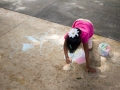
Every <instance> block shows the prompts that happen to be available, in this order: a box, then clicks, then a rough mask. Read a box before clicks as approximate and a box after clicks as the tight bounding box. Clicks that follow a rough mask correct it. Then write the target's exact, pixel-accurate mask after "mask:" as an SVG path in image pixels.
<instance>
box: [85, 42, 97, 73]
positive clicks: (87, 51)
mask: <svg viewBox="0 0 120 90" xmlns="http://www.w3.org/2000/svg"><path fill="white" fill-rule="evenodd" d="M83 47H84V51H85V58H86V69H87V72H96V70H95V69H94V68H92V67H90V58H89V49H88V43H85V44H83Z"/></svg>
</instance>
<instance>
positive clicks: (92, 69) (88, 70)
mask: <svg viewBox="0 0 120 90" xmlns="http://www.w3.org/2000/svg"><path fill="white" fill-rule="evenodd" d="M86 72H87V73H88V72H91V73H95V72H96V69H95V68H92V67H86Z"/></svg>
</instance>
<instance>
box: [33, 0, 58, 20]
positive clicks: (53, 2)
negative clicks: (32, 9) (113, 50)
mask: <svg viewBox="0 0 120 90" xmlns="http://www.w3.org/2000/svg"><path fill="white" fill-rule="evenodd" d="M57 1H58V0H56V1H54V2H53V3H51V4H50V5H48V6H47V7H49V6H51V5H53V4H54V3H55V2H57ZM47 7H45V8H43V9H42V10H40V11H38V12H36V13H34V14H33V15H31V16H33V17H35V15H37V14H38V13H40V12H41V11H43V10H44V9H46V8H47ZM36 18H37V17H36Z"/></svg>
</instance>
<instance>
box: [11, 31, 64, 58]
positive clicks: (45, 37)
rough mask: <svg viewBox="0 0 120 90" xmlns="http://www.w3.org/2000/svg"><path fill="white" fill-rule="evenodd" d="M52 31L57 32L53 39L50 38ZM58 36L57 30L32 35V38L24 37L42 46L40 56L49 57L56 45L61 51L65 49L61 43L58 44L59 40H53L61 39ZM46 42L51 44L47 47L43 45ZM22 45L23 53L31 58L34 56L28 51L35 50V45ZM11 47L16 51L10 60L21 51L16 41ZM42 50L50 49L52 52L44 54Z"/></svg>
mask: <svg viewBox="0 0 120 90" xmlns="http://www.w3.org/2000/svg"><path fill="white" fill-rule="evenodd" d="M52 31H54V32H55V33H54V36H53V37H52V36H50V33H51V32H52ZM57 34H58V32H57V30H55V29H50V30H48V31H47V32H44V33H41V32H39V33H37V34H35V35H32V36H28V35H26V36H24V37H25V38H27V39H28V40H30V41H32V42H33V43H36V42H39V45H40V47H39V52H40V55H47V54H49V53H51V52H52V50H53V49H54V46H55V45H57V46H58V47H59V51H60V50H62V49H63V47H62V46H60V45H59V43H58V42H57V41H58V39H57V40H54V39H53V38H55V39H56V38H59V37H58V35H57ZM46 42H50V44H49V45H47V46H45V45H43V44H44V43H46ZM21 44H22V45H23V47H22V51H24V52H26V53H29V54H30V56H32V54H31V53H30V52H28V50H29V49H32V48H34V44H32V43H21ZM14 45H16V46H17V47H13V46H14ZM11 47H12V48H13V49H14V50H15V51H14V52H12V53H11V54H10V58H12V55H13V54H15V53H16V52H17V51H18V50H21V49H20V48H19V45H18V43H16V42H15V41H14V42H12V43H11ZM42 48H49V49H50V50H49V52H45V53H43V52H42Z"/></svg>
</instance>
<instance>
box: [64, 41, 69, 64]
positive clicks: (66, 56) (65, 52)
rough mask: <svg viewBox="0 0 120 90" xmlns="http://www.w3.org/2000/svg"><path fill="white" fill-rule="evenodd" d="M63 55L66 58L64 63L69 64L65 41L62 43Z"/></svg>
mask: <svg viewBox="0 0 120 90" xmlns="http://www.w3.org/2000/svg"><path fill="white" fill-rule="evenodd" d="M64 54H65V58H66V63H67V64H69V63H70V60H69V57H68V49H67V45H66V40H65V41H64Z"/></svg>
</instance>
